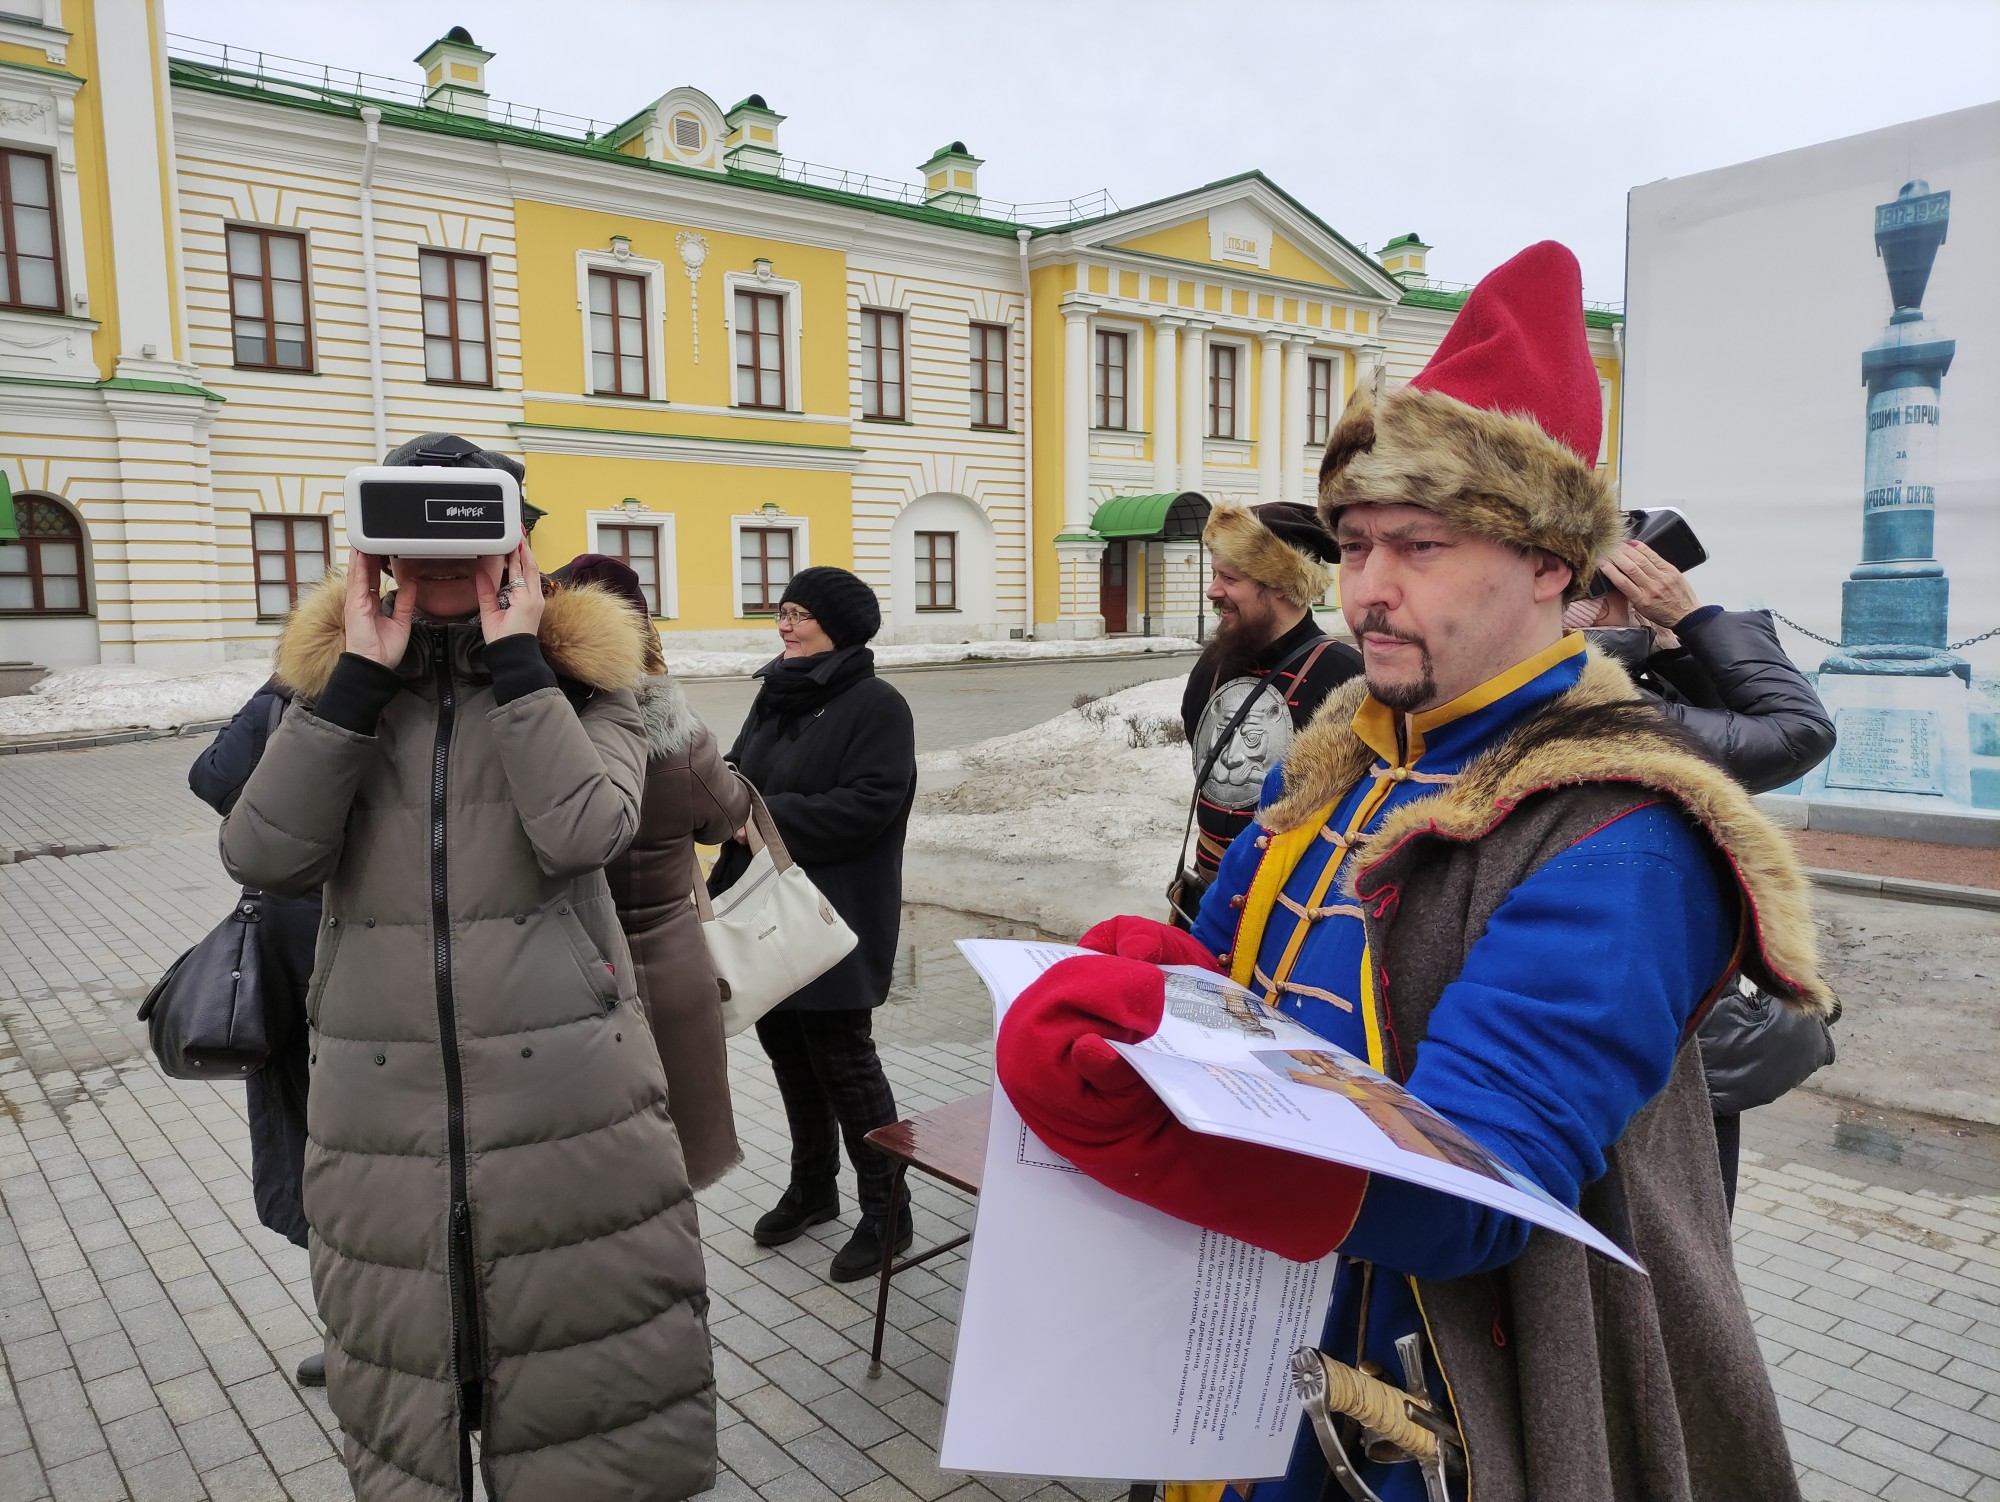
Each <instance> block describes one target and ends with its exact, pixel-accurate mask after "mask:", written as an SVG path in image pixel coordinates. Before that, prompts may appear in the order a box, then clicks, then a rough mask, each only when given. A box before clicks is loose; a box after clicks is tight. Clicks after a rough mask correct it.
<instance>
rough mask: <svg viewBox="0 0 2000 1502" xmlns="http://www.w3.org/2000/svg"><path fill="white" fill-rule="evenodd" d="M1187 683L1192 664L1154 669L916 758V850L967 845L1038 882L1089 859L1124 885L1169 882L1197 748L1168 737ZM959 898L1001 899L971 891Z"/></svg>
mask: <svg viewBox="0 0 2000 1502" xmlns="http://www.w3.org/2000/svg"><path fill="white" fill-rule="evenodd" d="M1186 685H1187V679H1186V677H1185V675H1183V676H1181V677H1176V678H1159V679H1155V680H1154V681H1152V682H1150V683H1142V684H1139V685H1138V686H1137V687H1135V688H1128V689H1124V690H1122V691H1121V692H1119V693H1115V694H1111V695H1108V696H1107V697H1105V698H1102V699H1098V700H1095V701H1093V702H1092V703H1090V704H1087V705H1085V706H1084V707H1083V709H1081V710H1075V709H1072V710H1070V711H1068V712H1067V713H1064V714H1060V715H1058V716H1056V717H1055V718H1054V719H1052V720H1046V721H1044V722H1043V723H1041V724H1039V725H1034V726H1030V727H1029V728H1028V729H1026V730H1020V731H1016V732H1014V733H1013V734H1011V735H1003V736H996V737H995V738H993V739H992V740H985V741H978V742H975V743H974V744H971V745H967V746H953V747H950V748H949V749H946V750H942V751H932V752H928V753H926V754H925V755H923V756H920V757H918V758H917V802H916V807H915V809H914V810H913V812H912V815H911V818H910V832H909V841H908V849H909V851H910V852H911V854H912V855H915V856H917V857H919V858H921V857H924V856H933V857H938V858H940V860H939V864H940V865H951V866H962V864H963V861H962V859H961V858H963V857H968V856H969V857H976V858H977V860H978V861H979V862H980V863H982V864H984V863H991V864H992V865H997V866H1002V867H1013V868H1015V870H1013V871H1011V872H1006V873H992V872H990V867H989V873H990V874H989V879H990V878H991V877H992V876H999V875H1004V876H1005V877H1006V879H1007V880H1009V881H1011V880H1012V878H1013V877H1014V876H1023V877H1025V878H1026V881H1027V883H1028V884H1029V885H1031V886H1033V885H1037V884H1045V883H1061V882H1063V881H1065V880H1066V879H1067V878H1066V876H1065V871H1066V868H1067V869H1073V868H1074V865H1075V864H1076V863H1088V864H1089V865H1090V866H1092V867H1094V868H1096V869H1097V870H1098V871H1100V872H1103V873H1106V874H1108V875H1110V876H1112V877H1113V878H1115V880H1116V881H1117V882H1119V883H1122V884H1123V885H1125V886H1126V887H1128V888H1132V889H1136V890H1139V891H1144V892H1164V891H1165V889H1166V885H1167V880H1168V878H1169V876H1171V874H1172V872H1173V868H1174V860H1175V857H1176V856H1177V855H1178V854H1179V851H1180V842H1181V833H1182V828H1183V826H1184V824H1185V823H1186V820H1187V813H1188V800H1189V798H1190V796H1191V795H1192V793H1193V783H1194V768H1193V763H1192V761H1191V759H1190V757H1191V753H1190V752H1189V750H1188V747H1187V745H1186V743H1185V741H1184V740H1179V741H1171V740H1170V739H1169V737H1179V736H1180V735H1181V733H1182V732H1181V723H1180V704H1181V693H1182V691H1183V690H1184V689H1185V687H1186ZM917 885H918V883H915V882H912V883H909V885H908V888H906V890H913V889H914V888H915V887H916V886H917ZM1003 896H1004V894H1003ZM927 900H928V899H927ZM961 901H962V902H963V905H966V906H969V907H971V908H974V909H976V910H980V911H993V910H994V907H993V903H992V901H990V900H984V899H980V898H979V897H977V896H976V895H974V896H970V897H967V896H964V894H961ZM1156 905H1157V906H1160V907H1162V908H1163V907H1164V906H1165V899H1164V898H1161V899H1160V901H1159V903H1158V904H1156ZM1107 915H1108V914H1104V913H1099V914H1098V916H1107ZM1003 916H1005V914H1003Z"/></svg>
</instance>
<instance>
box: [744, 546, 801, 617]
mask: <svg viewBox="0 0 2000 1502" xmlns="http://www.w3.org/2000/svg"><path fill="white" fill-rule="evenodd" d="M737 537H738V538H739V539H740V540H739V541H738V543H737V549H738V553H737V557H738V558H739V560H740V561H741V562H742V565H743V596H742V600H741V608H742V611H743V614H745V615H775V614H776V613H777V609H778V601H779V599H780V598H781V597H782V596H783V595H784V593H785V586H786V585H787V584H789V583H791V582H792V556H793V554H792V541H793V538H792V529H791V528H790V527H744V528H743V529H742V530H741V531H739V532H738V533H737Z"/></svg>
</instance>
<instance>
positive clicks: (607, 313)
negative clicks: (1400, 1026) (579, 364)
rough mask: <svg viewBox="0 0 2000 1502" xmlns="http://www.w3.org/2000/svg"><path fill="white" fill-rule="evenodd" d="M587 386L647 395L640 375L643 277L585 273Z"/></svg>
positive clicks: (598, 390)
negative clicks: (587, 294)
mask: <svg viewBox="0 0 2000 1502" xmlns="http://www.w3.org/2000/svg"><path fill="white" fill-rule="evenodd" d="M590 389H591V392H592V393H593V394H594V395H597V396H637V397H646V396H650V395H652V392H651V390H650V389H649V387H648V382H647V377H646V279H645V278H644V277H643V276H633V275H630V274H629V273H627V272H623V271H592V272H591V273H590Z"/></svg>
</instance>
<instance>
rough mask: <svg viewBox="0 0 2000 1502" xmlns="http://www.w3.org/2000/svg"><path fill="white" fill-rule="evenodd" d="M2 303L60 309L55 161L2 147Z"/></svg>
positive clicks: (60, 274)
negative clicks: (3, 149)
mask: <svg viewBox="0 0 2000 1502" xmlns="http://www.w3.org/2000/svg"><path fill="white" fill-rule="evenodd" d="M0 307H4V308H38V309H40V310H42V311H43V312H48V313H60V312H61V311H62V310H63V300H62V272H61V269H60V265H59V263H58V262H57V260H56V175H55V164H54V163H53V162H51V161H50V160H49V158H48V157H46V156H44V155H42V153H41V152H39V151H0Z"/></svg>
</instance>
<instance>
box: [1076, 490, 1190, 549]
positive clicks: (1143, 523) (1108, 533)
mask: <svg viewBox="0 0 2000 1502" xmlns="http://www.w3.org/2000/svg"><path fill="white" fill-rule="evenodd" d="M1207 520H1208V497H1206V496H1204V495H1203V494H1202V493H1201V492H1200V491H1198V490H1182V491H1175V492H1172V493H1170V494H1167V495H1116V496H1113V497H1112V498H1111V499H1110V500H1108V501H1106V502H1105V503H1104V504H1103V505H1101V506H1099V507H1098V508H1097V515H1095V516H1093V517H1092V518H1091V519H1090V527H1091V530H1092V531H1093V532H1095V533H1096V534H1097V535H1098V536H1099V537H1101V538H1103V539H1104V540H1105V541H1106V542H1117V541H1118V540H1120V539H1121V538H1128V537H1167V538H1191V537H1199V536H1201V529H1202V525H1203V523H1205V522H1206V521H1207Z"/></svg>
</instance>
